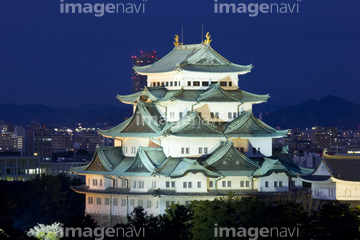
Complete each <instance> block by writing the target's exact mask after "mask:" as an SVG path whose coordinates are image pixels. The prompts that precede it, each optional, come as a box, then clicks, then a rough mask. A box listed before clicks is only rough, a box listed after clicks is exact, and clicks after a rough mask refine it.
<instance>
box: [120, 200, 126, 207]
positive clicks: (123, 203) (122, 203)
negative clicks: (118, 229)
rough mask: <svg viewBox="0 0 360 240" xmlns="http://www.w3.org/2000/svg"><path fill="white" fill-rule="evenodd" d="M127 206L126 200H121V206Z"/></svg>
mask: <svg viewBox="0 0 360 240" xmlns="http://www.w3.org/2000/svg"><path fill="white" fill-rule="evenodd" d="M125 205H126V199H124V198H122V199H121V206H125Z"/></svg>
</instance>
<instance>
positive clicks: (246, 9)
mask: <svg viewBox="0 0 360 240" xmlns="http://www.w3.org/2000/svg"><path fill="white" fill-rule="evenodd" d="M293 1H294V2H293V3H229V2H222V0H214V13H217V14H224V13H228V14H233V13H240V14H247V15H249V17H256V16H258V15H259V14H260V13H281V14H284V13H290V14H291V13H299V12H300V3H301V0H293Z"/></svg>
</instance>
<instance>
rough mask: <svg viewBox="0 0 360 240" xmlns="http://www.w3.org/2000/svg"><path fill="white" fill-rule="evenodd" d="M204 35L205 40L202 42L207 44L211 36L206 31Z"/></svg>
mask: <svg viewBox="0 0 360 240" xmlns="http://www.w3.org/2000/svg"><path fill="white" fill-rule="evenodd" d="M205 37H206V39H205V41H204V44H209V43H211V41H212V39H210V38H211V35H210V34H209V32H207V33H206V35H205Z"/></svg>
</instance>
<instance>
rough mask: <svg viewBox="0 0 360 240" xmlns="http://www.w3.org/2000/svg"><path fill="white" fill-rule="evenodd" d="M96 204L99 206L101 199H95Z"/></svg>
mask: <svg viewBox="0 0 360 240" xmlns="http://www.w3.org/2000/svg"><path fill="white" fill-rule="evenodd" d="M96 204H99V205H100V204H101V198H99V197H98V198H96Z"/></svg>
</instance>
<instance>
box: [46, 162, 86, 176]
mask: <svg viewBox="0 0 360 240" xmlns="http://www.w3.org/2000/svg"><path fill="white" fill-rule="evenodd" d="M88 163H89V162H75V161H69V162H65V161H61V162H42V163H41V164H40V168H41V174H43V173H44V174H46V175H52V176H57V175H59V174H61V173H63V174H66V175H67V176H69V177H71V178H73V177H79V176H78V175H77V174H74V173H73V172H72V171H71V170H70V169H71V168H73V167H80V166H83V165H86V164H88ZM80 177H82V176H80ZM83 180H84V181H85V177H83Z"/></svg>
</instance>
